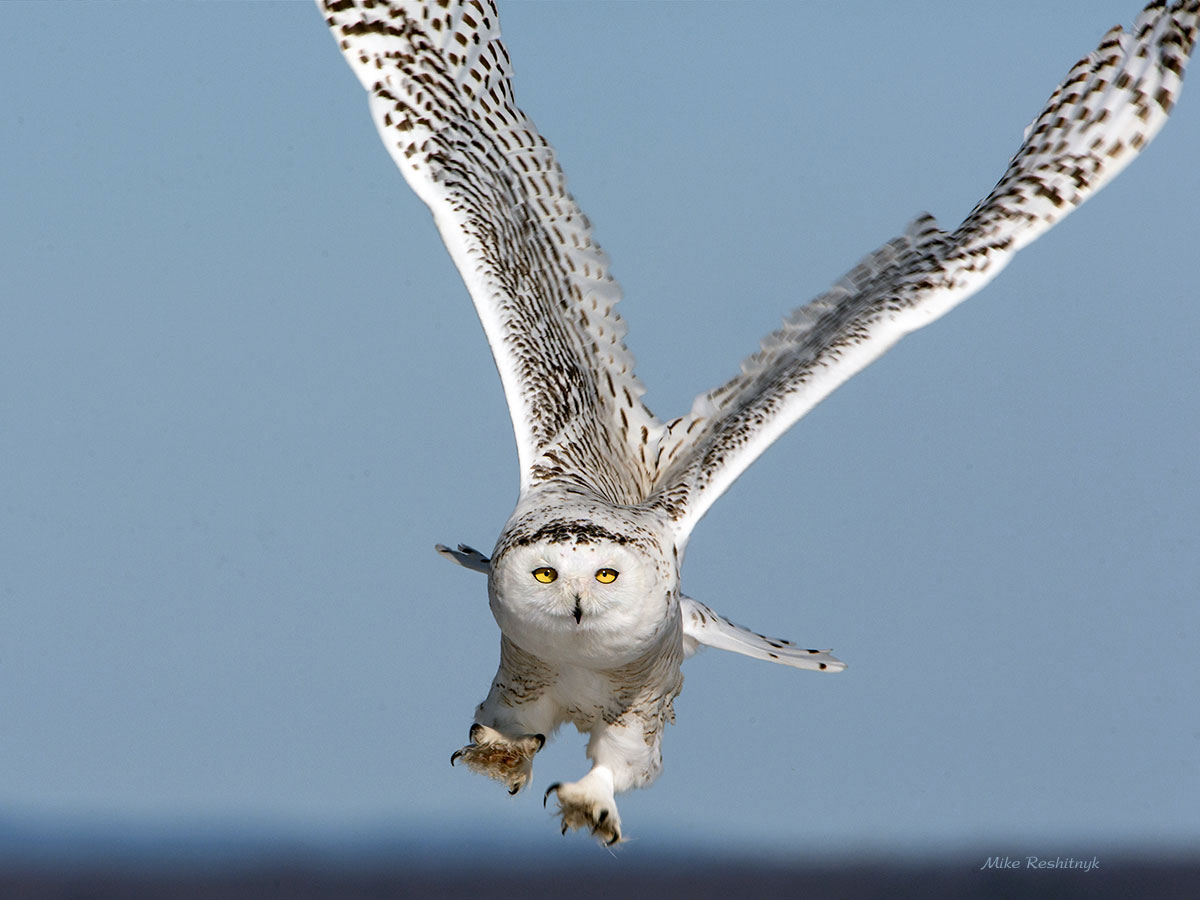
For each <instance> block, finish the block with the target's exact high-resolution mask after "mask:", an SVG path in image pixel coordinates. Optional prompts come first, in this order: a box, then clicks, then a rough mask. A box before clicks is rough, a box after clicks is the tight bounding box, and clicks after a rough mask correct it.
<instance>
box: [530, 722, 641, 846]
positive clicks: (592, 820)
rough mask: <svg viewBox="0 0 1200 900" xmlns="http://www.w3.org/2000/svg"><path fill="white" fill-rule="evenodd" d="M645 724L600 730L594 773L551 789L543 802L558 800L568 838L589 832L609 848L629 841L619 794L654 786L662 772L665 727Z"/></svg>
mask: <svg viewBox="0 0 1200 900" xmlns="http://www.w3.org/2000/svg"><path fill="white" fill-rule="evenodd" d="M629 715H630V714H627V716H629ZM643 725H644V723H642V722H641V721H635V723H634V725H633V726H629V725H618V724H612V725H609V724H605V723H600V724H599V725H597V726H596V727H595V728H593V729H592V736H591V739H590V740H589V741H588V749H587V755H588V758H589V759H591V760H592V762H593V766H592V770H591V771H590V772H588V773H587V774H586V775H584V776H583V777H582V778H581V779H579V780H578V781H572V782H567V783H558V784H552V785H550V787H549V788H548V789H547V790H546V794H545V796H544V797H543V798H542V802H543V803H545V801H546V800H547V799H549V797H550V795H551V794H554V795H555V797H556V799H557V800H558V814H559V816H560V818H561V819H562V831H563V834H566V833H567V829H568V828H587V829H588V830H590V831H591V832H592V834H594V835H595V836H596V837H597V838H599V839H600V842H601V843H603V844H605V845H606V846H612V845H613V844H618V843H620V842H621V841H622V840H624V838H623V837H622V834H621V817H620V815H618V814H617V801H616V799H615V795H616V794H619V793H621V792H622V791H627V790H630V789H631V788H636V787H642V786H643V785H646V784H649V783H650V782H651V781H653V780H654V779H655V778H656V777H657V776H658V774H659V772H661V771H662V753H661V751H660V749H659V739H658V735H659V733H660V732H661V723H658V725H657V726H655V727H643ZM648 736H649V737H648Z"/></svg>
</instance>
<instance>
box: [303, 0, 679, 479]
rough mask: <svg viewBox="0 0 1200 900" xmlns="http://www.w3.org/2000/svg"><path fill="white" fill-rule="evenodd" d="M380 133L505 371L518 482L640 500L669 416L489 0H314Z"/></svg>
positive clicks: (603, 257)
mask: <svg viewBox="0 0 1200 900" xmlns="http://www.w3.org/2000/svg"><path fill="white" fill-rule="evenodd" d="M318 6H320V8H321V10H322V12H323V13H324V14H325V16H326V21H327V23H328V25H329V27H330V29H331V30H332V32H333V35H334V37H335V38H336V39H337V41H338V46H339V47H340V48H341V50H342V53H343V55H344V56H345V57H346V60H347V61H348V62H349V64H350V67H351V68H352V69H353V70H354V73H355V74H356V75H357V76H358V79H359V81H360V82H362V85H363V87H364V88H366V90H367V93H368V94H369V95H370V108H371V114H372V116H373V118H374V120H375V125H376V127H377V128H378V129H379V134H380V136H381V137H382V138H383V143H384V145H385V146H386V147H387V149H388V152H389V153H390V154H391V155H392V158H393V159H394V160H395V162H396V165H397V166H398V167H399V169H400V171H401V172H402V173H403V175H404V177H405V179H406V180H407V181H408V183H409V186H410V187H411V188H412V189H413V190H414V191H415V192H416V194H417V196H418V197H420V198H421V199H422V200H423V201H424V202H425V203H426V204H427V205H428V206H429V209H430V211H431V212H432V213H433V219H434V222H435V223H436V224H437V227H438V231H439V232H440V233H441V236H442V240H443V241H444V242H445V244H446V248H447V249H448V250H449V251H450V255H451V257H452V258H453V260H454V264H455V265H456V266H457V267H458V271H459V273H460V274H461V275H462V278H463V281H464V282H466V285H467V290H468V291H469V292H470V294H471V299H472V300H473V301H474V303H475V309H476V311H477V312H478V314H479V318H480V320H481V321H482V323H483V328H484V331H485V332H486V334H487V339H488V343H489V344H490V345H491V349H492V354H493V356H494V357H495V360H496V367H497V368H498V369H499V371H500V379H501V381H502V382H503V385H504V393H505V396H506V397H507V399H508V405H509V411H510V414H511V416H512V421H513V430H514V432H515V434H516V441H517V452H518V456H519V459H520V468H521V490H522V494H524V493H525V492H526V491H527V490H528V489H529V488H530V487H531V486H533V485H534V484H536V483H538V482H539V481H542V480H545V479H547V478H552V477H558V478H567V479H572V478H573V479H575V480H578V481H580V482H582V483H584V484H586V485H588V486H589V487H591V488H593V489H595V490H598V491H600V492H601V493H602V494H604V495H605V496H607V497H608V498H609V499H611V500H613V501H615V502H637V501H639V500H642V499H644V497H645V496H646V493H647V492H648V489H649V486H650V474H649V466H648V464H647V463H646V462H645V457H646V456H647V454H648V450H647V447H648V446H650V445H652V444H654V443H655V442H657V440H658V438H659V437H660V435H661V432H662V426H661V425H659V423H658V422H657V421H656V420H655V419H654V417H653V415H652V414H651V413H650V412H649V410H647V409H646V407H645V406H644V405H643V404H642V402H641V399H640V398H641V396H642V394H643V393H644V388H643V387H642V385H641V383H640V382H639V381H638V379H637V377H636V376H635V375H634V372H633V365H634V363H633V357H632V355H631V354H630V353H629V351H628V350H627V349H626V348H625V345H624V343H623V340H622V339H623V337H624V334H625V325H624V323H623V322H622V321H621V318H620V316H619V315H618V314H617V313H616V311H615V308H614V307H615V306H616V303H617V301H618V300H620V298H621V289H620V287H619V286H618V285H617V283H616V282H615V281H614V280H613V278H612V276H611V275H610V274H609V272H608V258H607V256H606V255H605V253H604V252H603V251H602V250H601V249H600V247H599V246H598V245H597V244H596V243H595V241H593V239H592V231H591V226H590V224H589V223H588V220H587V218H586V217H585V216H584V214H583V213H582V212H581V211H580V209H579V207H578V206H577V205H576V204H575V201H574V199H573V198H572V197H571V195H570V194H569V193H567V188H566V181H565V179H564V177H563V173H562V169H561V168H560V167H559V165H558V161H557V159H556V158H555V153H554V150H553V148H552V147H551V146H550V145H549V144H548V143H547V142H546V140H545V139H544V138H543V137H542V136H541V135H540V134H538V131H537V129H536V128H535V127H534V124H533V122H531V121H530V120H529V118H528V117H527V116H526V115H525V114H524V113H523V112H521V110H520V109H518V108H517V105H516V102H515V101H514V99H513V89H512V67H511V65H510V63H509V59H508V52H507V51H506V50H505V47H504V44H503V43H502V42H501V40H500V27H499V20H498V17H497V14H496V9H495V5H494V4H493V3H491V2H490V0H466V2H463V0H459V2H446V3H443V2H437V3H433V2H429V3H419V2H399V0H376V2H370V0H364V2H352V0H318Z"/></svg>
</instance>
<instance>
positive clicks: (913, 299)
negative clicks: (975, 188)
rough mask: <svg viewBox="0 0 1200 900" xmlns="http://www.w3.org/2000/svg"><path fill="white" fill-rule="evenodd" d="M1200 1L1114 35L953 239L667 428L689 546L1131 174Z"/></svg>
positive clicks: (889, 268)
mask: <svg viewBox="0 0 1200 900" xmlns="http://www.w3.org/2000/svg"><path fill="white" fill-rule="evenodd" d="M1198 8H1200V0H1186V2H1177V3H1174V4H1173V5H1171V6H1170V7H1169V8H1168V7H1167V6H1166V4H1165V3H1163V2H1155V3H1151V4H1150V5H1149V6H1148V7H1146V9H1145V10H1144V11H1143V12H1142V13H1141V15H1140V16H1139V17H1138V19H1137V20H1136V22H1135V23H1134V25H1133V27H1132V28H1131V29H1130V30H1129V31H1128V32H1125V31H1123V30H1122V29H1121V28H1119V27H1118V28H1114V29H1112V30H1111V31H1109V32H1108V33H1107V34H1106V35H1105V36H1104V39H1103V40H1102V41H1101V43H1100V45H1099V47H1097V48H1096V50H1095V51H1094V52H1093V53H1091V54H1090V55H1088V56H1087V57H1085V58H1084V59H1082V60H1080V61H1079V62H1078V63H1077V64H1076V65H1075V66H1074V67H1073V68H1072V69H1071V71H1070V72H1069V73H1068V75H1067V77H1066V79H1065V80H1064V81H1063V83H1062V84H1061V85H1060V86H1059V87H1058V88H1057V89H1056V90H1055V91H1054V93H1053V94H1052V95H1051V97H1050V99H1049V101H1048V102H1047V104H1046V107H1045V109H1044V110H1043V111H1042V112H1041V113H1040V114H1039V115H1038V117H1037V118H1036V119H1034V121H1033V123H1032V124H1031V125H1030V126H1029V127H1028V128H1027V129H1026V131H1025V141H1024V143H1023V144H1022V145H1021V147H1020V149H1019V150H1018V151H1017V153H1016V155H1015V156H1014V157H1013V158H1012V161H1011V163H1010V165H1009V167H1008V170H1007V171H1006V172H1005V173H1004V177H1003V178H1001V179H1000V182H999V183H998V184H997V185H996V187H995V189H994V190H993V191H992V192H991V193H990V194H989V195H988V196H987V197H985V198H984V199H983V200H982V201H981V202H980V203H979V205H978V206H976V207H975V209H974V210H973V211H972V212H971V214H970V215H969V216H967V218H966V219H965V220H964V221H963V223H962V224H961V225H959V226H958V228H956V229H955V230H954V231H952V232H945V231H942V230H940V229H939V228H938V227H937V224H936V223H935V222H934V220H933V219H932V218H931V217H929V216H921V217H919V218H917V219H916V220H915V221H914V222H913V223H912V224H911V225H910V226H909V227H908V229H907V230H906V231H905V233H904V234H903V235H901V236H900V237H898V238H896V239H895V240H893V241H891V242H889V243H888V244H886V245H884V246H883V247H882V248H880V249H879V250H877V251H875V252H874V253H872V254H871V255H870V256H868V257H867V258H866V259H864V260H863V261H862V262H861V263H860V264H859V265H858V266H857V267H855V268H854V269H853V270H852V271H851V272H850V273H849V274H847V275H846V276H845V277H844V278H843V279H842V280H841V281H840V282H838V283H837V284H836V285H835V286H834V288H833V289H832V290H831V291H829V292H828V293H826V294H824V295H822V296H820V297H818V298H817V299H815V300H813V301H812V302H811V303H809V304H808V305H806V306H802V307H800V308H799V309H797V310H796V311H795V312H793V313H792V314H791V315H790V316H789V317H788V318H787V319H786V320H785V321H784V324H783V327H782V328H781V329H779V330H778V331H776V332H774V333H773V334H771V335H769V336H768V337H767V338H766V339H765V340H764V341H763V342H762V348H761V350H760V351H759V352H758V353H756V354H754V355H753V356H751V357H749V358H748V359H747V360H745V361H744V362H743V363H742V371H741V374H739V375H737V376H736V377H735V378H733V379H732V380H730V381H729V382H727V383H726V384H724V385H722V386H721V387H718V388H716V389H715V390H712V391H709V392H708V393H707V394H702V395H700V396H699V397H697V398H696V401H695V403H694V404H693V407H692V410H691V412H690V413H689V414H688V415H686V416H683V417H681V418H679V419H676V420H674V421H672V422H670V423H668V425H667V432H666V434H665V435H664V437H663V440H662V442H661V444H660V446H659V450H658V455H657V457H656V464H657V473H658V474H657V476H656V494H655V498H656V501H657V502H658V503H659V504H660V505H662V506H663V507H665V508H666V509H667V510H668V512H669V513H670V515H671V517H672V519H673V520H674V527H675V529H676V532H677V540H678V541H679V542H680V543H684V542H686V540H687V536H688V535H689V534H690V533H691V530H692V528H693V526H694V525H695V523H696V521H697V520H699V518H700V517H701V516H702V515H703V514H704V512H705V511H706V510H707V509H708V507H709V506H710V505H711V504H712V503H713V501H714V500H715V499H716V498H717V497H718V496H720V495H721V494H722V493H723V492H724V491H725V490H726V489H727V488H728V487H729V485H730V484H731V483H732V482H733V480H734V479H735V478H737V477H738V475H740V474H741V473H742V471H744V470H745V468H746V467H747V466H748V465H750V463H751V462H753V461H754V459H756V458H757V457H758V455H759V454H760V453H762V452H763V451H764V450H765V449H766V448H767V447H768V446H769V445H770V444H771V443H772V442H773V441H774V440H775V439H776V438H778V437H779V436H780V435H781V434H782V433H783V432H784V431H785V430H786V429H788V428H789V427H791V425H792V424H793V423H795V422H796V420H798V419H799V418H800V417H801V416H803V415H804V414H805V413H807V412H808V411H809V410H810V409H812V408H813V407H814V406H815V405H816V404H817V403H819V402H820V401H821V400H822V399H824V398H825V397H826V396H827V395H828V394H829V393H830V392H832V391H833V390H834V389H835V388H837V387H838V386H839V385H840V384H842V383H843V382H844V381H846V380H847V379H848V378H850V377H851V376H852V375H854V374H855V373H856V372H858V371H859V370H861V369H862V368H863V367H864V366H866V365H868V364H869V363H870V362H872V361H873V360H875V359H876V358H878V357H879V356H880V355H881V354H883V353H884V351H886V350H887V349H888V348H889V347H891V346H892V345H893V344H895V343H896V341H898V340H899V339H900V338H902V337H903V336H904V335H906V334H908V333H909V332H911V331H914V330H916V329H917V328H920V327H922V326H923V325H927V324H929V323H930V322H932V321H933V320H934V319H937V318H938V317H939V316H941V315H943V314H944V313H946V312H947V311H949V310H950V309H951V308H953V307H954V306H955V305H957V304H958V303H961V302H962V301H963V300H965V299H966V298H967V297H969V296H971V294H973V293H975V291H977V290H979V289H980V288H981V287H983V285H985V284H986V283H987V282H988V281H990V280H991V279H992V278H994V277H996V275H997V274H998V273H999V272H1000V270H1001V269H1002V268H1003V267H1004V266H1005V265H1006V264H1007V263H1008V261H1009V260H1010V259H1012V256H1013V254H1014V253H1016V252H1017V251H1018V250H1019V249H1021V248H1022V247H1023V246H1025V245H1026V244H1028V243H1029V242H1030V241H1032V240H1034V239H1035V238H1036V237H1038V236H1039V235H1041V234H1042V233H1043V232H1045V231H1046V230H1047V229H1049V228H1050V227H1051V226H1053V225H1054V224H1056V223H1057V222H1059V221H1060V220H1061V219H1062V218H1063V217H1064V216H1066V215H1067V214H1068V213H1070V212H1071V211H1072V210H1073V209H1075V208H1076V207H1077V206H1079V205H1080V204H1081V203H1083V202H1084V201H1085V200H1086V199H1087V198H1088V197H1090V196H1092V195H1093V194H1094V193H1096V191H1098V190H1099V189H1100V188H1101V187H1103V186H1104V185H1105V184H1106V183H1107V182H1108V181H1109V180H1110V179H1111V178H1112V177H1113V176H1115V175H1116V174H1117V173H1118V172H1119V171H1121V169H1123V168H1124V167H1125V166H1126V165H1127V164H1128V163H1129V162H1130V161H1131V160H1132V159H1133V158H1134V157H1135V156H1137V154H1138V153H1139V151H1141V150H1142V149H1143V148H1144V147H1145V146H1146V144H1147V143H1149V141H1150V140H1151V139H1152V138H1153V137H1154V135H1155V134H1157V133H1158V131H1159V129H1160V128H1162V126H1163V124H1164V123H1165V122H1166V119H1167V115H1168V113H1169V112H1170V111H1171V108H1172V106H1173V105H1174V103H1175V101H1176V98H1177V97H1178V94H1179V89H1180V86H1181V83H1182V79H1183V71H1184V66H1185V65H1186V63H1187V59H1188V56H1189V54H1190V53H1191V50H1192V46H1193V44H1194V42H1195V38H1196V28H1197V11H1198Z"/></svg>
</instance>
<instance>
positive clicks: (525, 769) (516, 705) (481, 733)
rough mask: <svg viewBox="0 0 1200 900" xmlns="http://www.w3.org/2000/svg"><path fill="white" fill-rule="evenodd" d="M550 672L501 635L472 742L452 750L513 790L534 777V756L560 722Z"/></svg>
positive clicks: (470, 765)
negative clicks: (496, 668)
mask: <svg viewBox="0 0 1200 900" xmlns="http://www.w3.org/2000/svg"><path fill="white" fill-rule="evenodd" d="M552 680H553V677H552V673H551V672H550V671H549V670H548V669H546V667H545V664H544V663H542V662H541V661H540V660H538V659H536V658H535V657H533V656H530V655H529V654H528V653H525V652H524V651H523V650H521V649H520V648H518V647H516V646H515V645H513V644H511V643H510V642H509V641H508V640H506V639H504V638H501V641H500V669H499V671H497V672H496V677H495V678H494V679H493V680H492V689H491V690H490V691H488V695H487V699H486V700H484V701H483V702H482V703H481V704H479V708H478V709H477V710H475V724H474V725H472V726H471V743H469V744H468V745H467V746H465V747H463V748H461V749H459V750H456V751H454V754H453V755H452V756H451V757H450V765H454V764H455V763H456V762H458V761H459V760H460V759H461V760H462V761H463V762H464V763H466V764H467V768H469V769H470V770H471V771H472V772H478V773H479V774H481V775H486V776H488V777H489V778H494V779H496V781H499V782H500V783H501V784H503V785H504V786H505V787H507V788H508V792H509V793H510V794H515V793H517V791H519V790H521V788H523V787H525V785H527V784H528V783H529V779H530V778H531V777H533V757H534V756H536V755H537V752H538V751H539V750H541V749H542V747H544V746H545V745H546V735H548V734H551V733H553V731H554V729H555V728H557V727H558V725H559V723H560V722H561V715H560V714H559V713H558V707H557V704H555V702H554V700H553V698H552V697H551V696H550V694H549V693H548V691H547V688H548V687H549V685H550V683H551V681H552Z"/></svg>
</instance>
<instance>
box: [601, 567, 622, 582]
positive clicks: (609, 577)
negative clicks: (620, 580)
mask: <svg viewBox="0 0 1200 900" xmlns="http://www.w3.org/2000/svg"><path fill="white" fill-rule="evenodd" d="M618 574H620V573H619V572H617V570H616V569H597V570H596V580H597V581H598V582H600V583H601V584H612V583H613V582H614V581H616V580H617V575H618Z"/></svg>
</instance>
